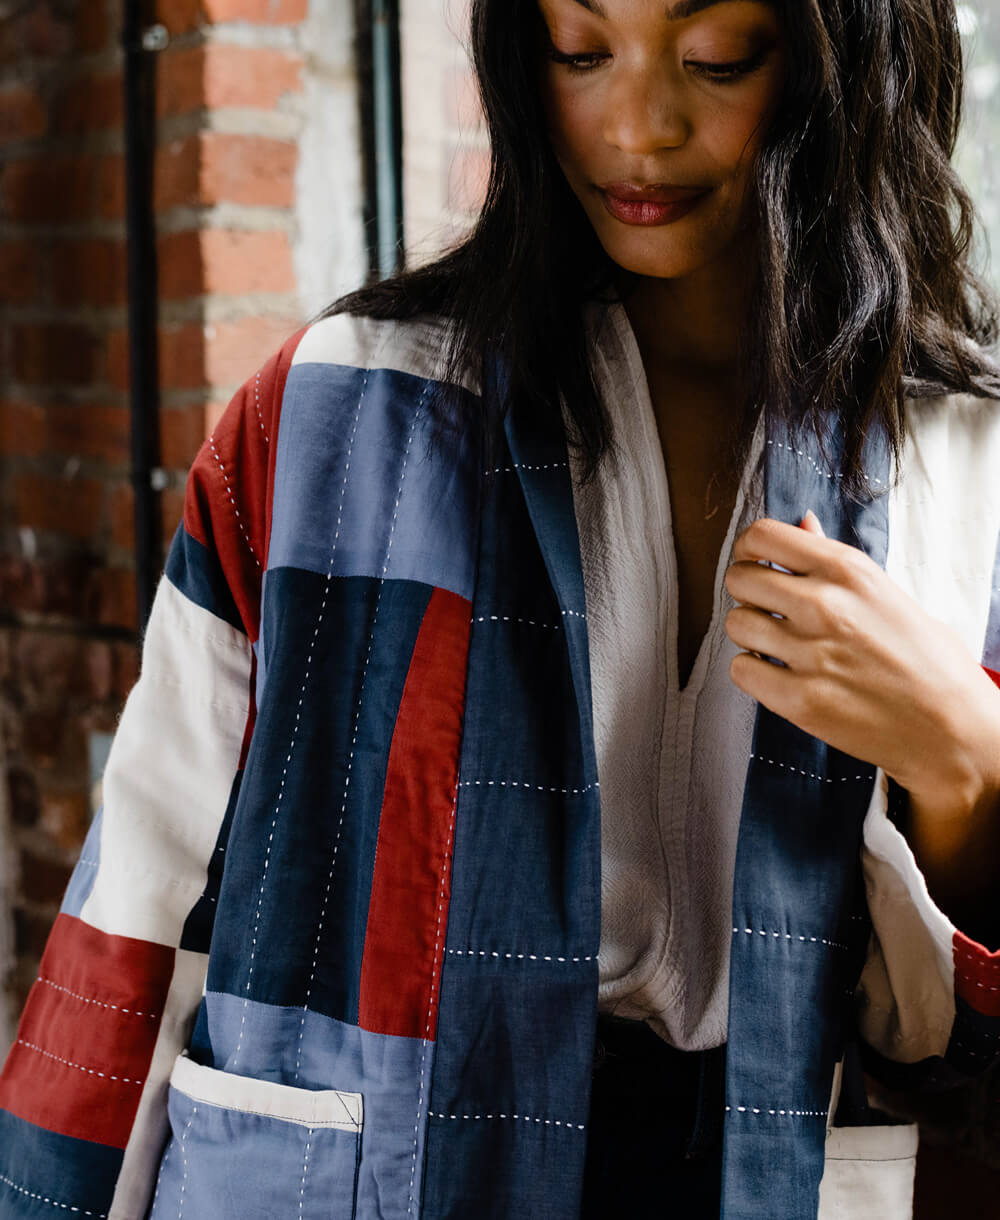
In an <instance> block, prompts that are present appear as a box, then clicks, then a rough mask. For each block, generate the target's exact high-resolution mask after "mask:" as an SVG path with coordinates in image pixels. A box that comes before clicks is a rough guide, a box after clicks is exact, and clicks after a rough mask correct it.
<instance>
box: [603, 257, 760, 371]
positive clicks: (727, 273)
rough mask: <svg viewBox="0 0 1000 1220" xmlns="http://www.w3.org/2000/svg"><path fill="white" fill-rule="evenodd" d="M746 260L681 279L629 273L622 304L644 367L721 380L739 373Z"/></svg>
mask: <svg viewBox="0 0 1000 1220" xmlns="http://www.w3.org/2000/svg"><path fill="white" fill-rule="evenodd" d="M748 261H749V260H748V259H746V257H744V258H743V260H742V262H740V263H737V262H735V261H733V260H731V261H730V263H729V264H728V265H726V266H723V265H721V264H720V263H718V262H715V263H712V264H711V265H710V266H707V267H704V268H700V269H699V271H697V272H695V273H693V274H692V275H688V276H685V277H683V278H682V279H654V278H652V277H649V276H643V277H632V278H631V282H629V283H627V284H626V285H625V286H624V287H623V289H622V303H623V305H624V307H625V311H626V313H627V314H628V317H629V321H630V323H631V325H632V329H633V331H634V332H635V337H636V342H637V344H638V346H639V351H640V353H641V355H642V359H643V363H644V364H645V366H646V368H647V370H650V371H652V370H653V369H660V370H667V369H673V370H677V371H678V372H679V373H682V374H683V375H685V376H687V377H691V376H694V377H698V376H704V378H705V379H706V380H708V381H712V380H716V379H717V380H718V381H719V382H720V383H725V382H726V381H731V380H732V379H733V378H735V377H737V376H738V372H739V370H738V364H739V340H740V336H741V333H742V331H743V328H744V326H745V325H746V318H747V310H748V308H749V272H748V266H747V264H748Z"/></svg>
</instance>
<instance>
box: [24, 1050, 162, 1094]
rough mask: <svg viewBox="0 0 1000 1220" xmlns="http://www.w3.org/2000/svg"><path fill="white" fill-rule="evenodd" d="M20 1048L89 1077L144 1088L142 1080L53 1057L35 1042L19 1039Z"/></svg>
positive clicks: (56, 1056)
mask: <svg viewBox="0 0 1000 1220" xmlns="http://www.w3.org/2000/svg"><path fill="white" fill-rule="evenodd" d="M17 1044H18V1046H26V1047H27V1048H28V1050H29V1051H35V1052H36V1053H37V1054H39V1055H44V1056H45V1058H46V1059H54V1060H55V1061H56V1063H62V1064H64V1065H65V1066H66V1067H71V1068H76V1070H77V1071H78V1072H86V1073H87V1075H88V1076H101V1077H102V1078H103V1079H104V1080H116V1081H118V1083H119V1084H134V1085H138V1086H139V1088H142V1086H143V1084H144V1083H145V1082H144V1081H142V1080H130V1079H129V1078H128V1077H127V1076H113V1075H112V1074H111V1073H110V1072H99V1071H98V1070H97V1068H89V1067H84V1065H83V1064H82V1063H73V1062H72V1061H71V1060H69V1059H63V1058H62V1057H61V1056H59V1055H53V1054H52V1052H51V1051H46V1050H43V1049H42V1048H41V1047H40V1046H36V1045H35V1044H34V1042H26V1041H25V1040H24V1039H23V1038H18V1040H17Z"/></svg>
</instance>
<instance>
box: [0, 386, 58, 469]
mask: <svg viewBox="0 0 1000 1220" xmlns="http://www.w3.org/2000/svg"><path fill="white" fill-rule="evenodd" d="M47 441H48V437H47V434H46V428H45V410H44V408H43V407H40V406H38V405H37V404H35V403H30V402H14V401H11V400H10V399H4V400H2V401H0V454H2V455H3V456H4V457H10V456H13V455H15V454H18V455H23V456H26V457H37V456H38V455H39V454H41V453H44V452H45V446H46V444H47Z"/></svg>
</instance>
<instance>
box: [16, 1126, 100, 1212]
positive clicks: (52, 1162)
mask: <svg viewBox="0 0 1000 1220" xmlns="http://www.w3.org/2000/svg"><path fill="white" fill-rule="evenodd" d="M122 1157H123V1154H122V1152H121V1150H120V1149H118V1148H109V1147H107V1146H106V1145H105V1144H91V1143H88V1142H87V1141H85V1140H78V1139H73V1138H71V1137H70V1136H68V1135H55V1134H54V1133H53V1132H51V1131H45V1130H43V1129H42V1128H41V1127H36V1126H35V1125H34V1124H33V1123H26V1122H24V1121H22V1120H21V1119H19V1118H15V1117H14V1116H13V1115H12V1114H10V1113H8V1112H7V1111H4V1110H0V1216H3V1217H4V1220H20V1218H21V1217H25V1218H27V1217H29V1216H30V1217H31V1218H32V1220H37V1218H38V1217H40V1216H49V1217H51V1216H52V1214H53V1212H63V1211H65V1212H66V1213H67V1214H72V1213H74V1212H75V1213H76V1214H78V1215H79V1214H83V1213H85V1212H86V1213H91V1214H92V1215H94V1216H106V1215H107V1214H108V1212H109V1211H110V1210H111V1200H112V1197H113V1196H114V1193H115V1183H116V1182H117V1180H118V1174H119V1172H120V1170H121V1166H122Z"/></svg>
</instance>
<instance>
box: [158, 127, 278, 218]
mask: <svg viewBox="0 0 1000 1220" xmlns="http://www.w3.org/2000/svg"><path fill="white" fill-rule="evenodd" d="M297 158H298V149H297V147H296V145H295V144H293V143H290V142H289V141H287V140H272V139H269V138H267V137H265V136H248V135H231V134H229V133H227V132H219V131H203V132H199V133H198V134H197V135H193V136H189V137H188V138H187V139H184V140H174V141H172V142H171V143H169V144H165V145H162V146H161V147H160V148H159V149H158V150H157V154H156V168H155V199H156V207H157V210H160V211H165V210H166V209H168V208H172V207H193V206H198V205H211V204H215V203H241V204H249V205H251V206H258V207H278V208H282V207H291V205H292V203H293V201H294V194H295V191H294V186H295V184H294V176H295V165H296V161H297Z"/></svg>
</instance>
